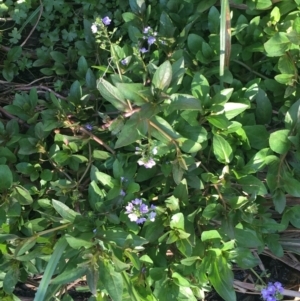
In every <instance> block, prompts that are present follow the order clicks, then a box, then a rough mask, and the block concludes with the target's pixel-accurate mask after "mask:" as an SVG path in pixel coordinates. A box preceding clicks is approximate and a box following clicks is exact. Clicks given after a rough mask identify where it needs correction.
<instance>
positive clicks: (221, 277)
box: [208, 256, 236, 301]
mask: <svg viewBox="0 0 300 301" xmlns="http://www.w3.org/2000/svg"><path fill="white" fill-rule="evenodd" d="M208 279H209V280H210V282H211V284H212V285H213V287H214V289H215V290H216V291H217V293H218V294H219V295H220V296H221V297H222V298H223V299H224V300H225V301H236V294H235V290H234V288H233V272H232V270H231V269H230V268H229V267H228V263H227V260H226V258H225V257H223V256H217V257H216V258H215V260H213V262H211V265H210V271H209V273H208Z"/></svg>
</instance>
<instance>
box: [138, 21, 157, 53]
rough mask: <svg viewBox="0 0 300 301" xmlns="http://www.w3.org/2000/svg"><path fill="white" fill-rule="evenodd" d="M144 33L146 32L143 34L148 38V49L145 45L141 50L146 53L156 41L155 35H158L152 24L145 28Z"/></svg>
mask: <svg viewBox="0 0 300 301" xmlns="http://www.w3.org/2000/svg"><path fill="white" fill-rule="evenodd" d="M143 33H144V34H145V35H144V36H143V39H144V40H147V43H148V49H146V48H145V47H142V48H140V52H141V53H146V52H148V51H149V48H150V46H151V45H152V44H154V43H155V42H156V38H155V37H156V36H157V32H155V31H153V30H152V28H151V27H150V26H147V27H145V28H144V30H143Z"/></svg>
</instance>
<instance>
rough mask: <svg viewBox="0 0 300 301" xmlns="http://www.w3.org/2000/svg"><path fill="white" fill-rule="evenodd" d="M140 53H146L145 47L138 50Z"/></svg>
mask: <svg viewBox="0 0 300 301" xmlns="http://www.w3.org/2000/svg"><path fill="white" fill-rule="evenodd" d="M140 52H141V53H146V52H148V50H147V49H146V48H145V47H143V48H140Z"/></svg>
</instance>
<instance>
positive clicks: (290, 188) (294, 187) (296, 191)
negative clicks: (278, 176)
mask: <svg viewBox="0 0 300 301" xmlns="http://www.w3.org/2000/svg"><path fill="white" fill-rule="evenodd" d="M283 187H284V189H285V191H286V192H287V193H288V194H290V195H292V196H294V197H300V182H299V181H297V180H296V179H295V178H294V177H293V176H292V175H291V174H289V173H285V174H284V175H283Z"/></svg>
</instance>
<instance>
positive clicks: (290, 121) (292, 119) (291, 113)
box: [284, 99, 300, 129]
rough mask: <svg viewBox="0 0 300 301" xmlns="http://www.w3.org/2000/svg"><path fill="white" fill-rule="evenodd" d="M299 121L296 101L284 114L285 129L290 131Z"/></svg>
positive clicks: (298, 109)
mask: <svg viewBox="0 0 300 301" xmlns="http://www.w3.org/2000/svg"><path fill="white" fill-rule="evenodd" d="M298 120H300V99H299V100H297V101H296V102H295V103H294V104H293V105H292V106H291V107H290V109H289V110H288V112H287V113H286V114H285V120H284V121H285V127H286V128H287V129H292V128H293V127H294V126H295V125H296V124H297V123H298Z"/></svg>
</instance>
